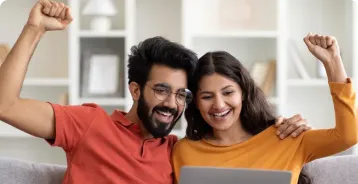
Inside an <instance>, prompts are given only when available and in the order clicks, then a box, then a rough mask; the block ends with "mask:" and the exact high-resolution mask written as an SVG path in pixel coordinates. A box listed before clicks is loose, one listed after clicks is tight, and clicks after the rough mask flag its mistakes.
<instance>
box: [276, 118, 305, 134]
mask: <svg viewBox="0 0 358 184" xmlns="http://www.w3.org/2000/svg"><path fill="white" fill-rule="evenodd" d="M301 120H302V116H301V115H300V114H296V115H294V116H292V117H291V118H288V119H287V120H284V122H283V123H282V125H280V127H279V128H278V130H277V132H276V133H277V135H279V134H282V132H284V131H285V130H286V129H287V128H288V127H289V126H290V125H291V124H298V123H299V121H301Z"/></svg>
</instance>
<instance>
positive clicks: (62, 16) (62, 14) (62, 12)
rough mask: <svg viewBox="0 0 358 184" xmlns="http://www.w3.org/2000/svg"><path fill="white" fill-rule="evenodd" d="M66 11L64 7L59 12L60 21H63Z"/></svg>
mask: <svg viewBox="0 0 358 184" xmlns="http://www.w3.org/2000/svg"><path fill="white" fill-rule="evenodd" d="M66 11H67V8H66V6H65V7H64V8H63V9H62V11H61V13H60V16H59V18H60V19H61V20H65V17H66Z"/></svg>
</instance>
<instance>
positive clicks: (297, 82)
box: [287, 79, 328, 86]
mask: <svg viewBox="0 0 358 184" xmlns="http://www.w3.org/2000/svg"><path fill="white" fill-rule="evenodd" d="M287 85H288V86H328V81H327V80H326V79H288V80H287Z"/></svg>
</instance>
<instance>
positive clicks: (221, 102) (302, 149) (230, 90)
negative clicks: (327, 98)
mask: <svg viewBox="0 0 358 184" xmlns="http://www.w3.org/2000/svg"><path fill="white" fill-rule="evenodd" d="M304 41H305V43H306V45H307V47H308V49H309V50H310V52H311V53H312V54H313V55H314V56H315V57H316V58H317V59H319V60H320V61H322V63H323V64H324V66H325V68H326V73H327V76H328V83H329V87H330V92H331V94H332V98H333V103H334V108H335V116H336V127H335V128H333V129H327V130H310V131H306V132H304V133H302V134H301V135H300V136H298V137H297V138H287V139H285V140H280V139H279V138H278V137H277V136H275V135H274V133H275V131H276V129H275V128H274V127H273V126H272V125H273V123H274V115H273V113H272V112H271V111H270V108H269V105H268V103H267V101H266V99H265V96H264V94H263V93H262V91H261V90H260V89H259V88H258V87H257V86H256V85H255V83H254V81H253V79H252V78H251V77H250V74H249V73H248V71H247V70H246V69H245V68H244V67H243V66H242V65H241V64H240V62H239V61H237V60H236V59H235V58H234V57H233V56H231V55H230V54H228V53H226V52H209V53H207V54H205V55H204V56H202V57H201V58H200V59H199V62H198V64H197V68H196V72H195V78H194V79H195V81H194V82H195V83H194V84H196V86H192V91H193V94H195V99H196V100H195V103H192V104H191V105H189V106H188V109H187V110H186V114H185V115H186V119H187V121H188V128H187V137H186V138H184V139H182V140H180V141H179V142H178V143H177V144H176V146H175V148H174V150H173V156H172V159H173V166H174V172H175V177H176V180H177V181H178V179H179V176H180V168H181V167H182V166H190V165H193V166H194V165H195V166H215V167H237V168H257V169H271V170H288V171H291V172H292V178H291V184H293V183H297V182H298V179H299V175H300V172H301V169H302V166H303V165H304V164H306V163H308V162H310V161H312V160H314V159H317V158H322V157H325V156H329V155H332V154H335V153H338V152H341V151H344V150H346V149H348V148H350V147H351V146H353V145H354V144H356V143H357V119H356V118H357V116H356V111H355V109H354V104H355V92H354V91H353V87H352V83H351V80H350V78H348V77H347V75H346V72H345V69H344V66H343V64H342V60H341V57H340V55H339V47H338V44H337V41H336V40H335V38H334V37H329V36H320V35H311V34H309V35H307V36H306V37H305V38H304ZM301 179H302V180H303V179H304V178H303V177H302V178H300V180H301Z"/></svg>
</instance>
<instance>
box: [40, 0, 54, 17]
mask: <svg viewBox="0 0 358 184" xmlns="http://www.w3.org/2000/svg"><path fill="white" fill-rule="evenodd" d="M39 2H40V4H41V5H42V7H43V9H42V13H44V14H45V15H48V14H49V13H50V11H51V3H50V1H48V0H41V1H39Z"/></svg>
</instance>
